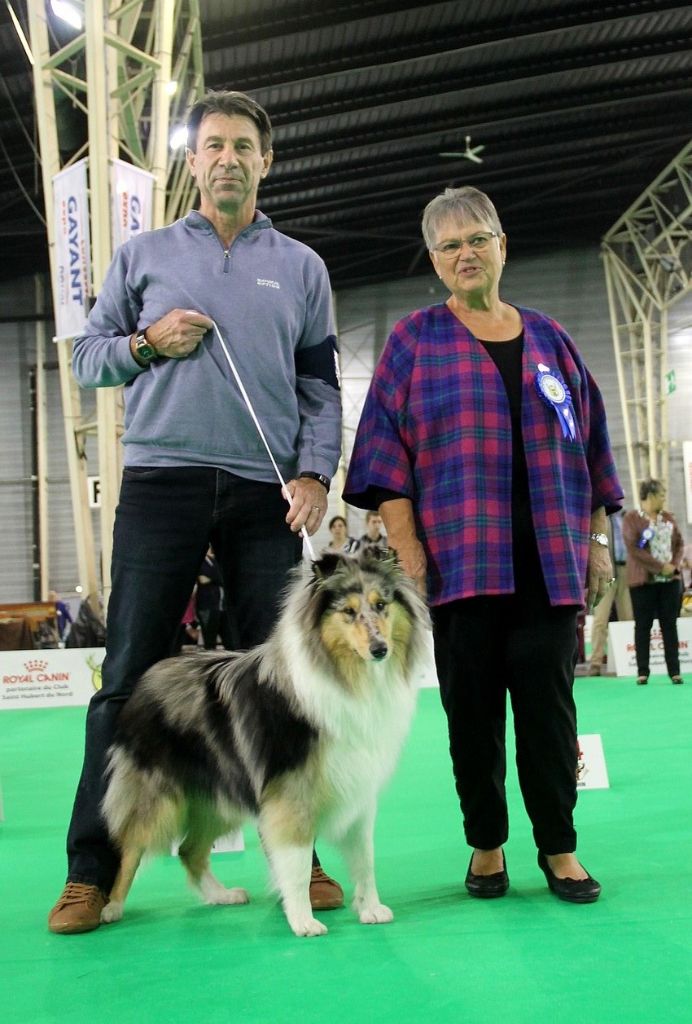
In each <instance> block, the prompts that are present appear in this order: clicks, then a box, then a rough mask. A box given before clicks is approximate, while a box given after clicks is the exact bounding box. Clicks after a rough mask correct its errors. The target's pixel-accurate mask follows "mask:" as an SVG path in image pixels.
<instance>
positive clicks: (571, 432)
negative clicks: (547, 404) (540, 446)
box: [557, 405, 577, 441]
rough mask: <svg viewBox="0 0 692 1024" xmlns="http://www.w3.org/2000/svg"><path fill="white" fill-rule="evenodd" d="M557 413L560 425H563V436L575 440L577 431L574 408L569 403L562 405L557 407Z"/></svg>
mask: <svg viewBox="0 0 692 1024" xmlns="http://www.w3.org/2000/svg"><path fill="white" fill-rule="evenodd" d="M557 414H558V418H559V420H560V426H561V427H562V436H563V437H568V438H569V439H570V441H574V439H575V437H576V436H577V431H576V428H575V425H574V416H573V415H572V410H571V409H570V408H569V407H568V406H567V405H561V406H558V407H557Z"/></svg>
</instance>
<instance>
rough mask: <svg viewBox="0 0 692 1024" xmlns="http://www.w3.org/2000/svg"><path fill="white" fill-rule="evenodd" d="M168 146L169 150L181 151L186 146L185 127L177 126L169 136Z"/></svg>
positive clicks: (182, 125)
mask: <svg viewBox="0 0 692 1024" xmlns="http://www.w3.org/2000/svg"><path fill="white" fill-rule="evenodd" d="M168 144H169V146H170V147H171V149H182V147H183V146H186V145H187V125H184V124H179V125H178V126H177V127H176V128H174V129H173V131H172V132H171V134H170V138H169V140H168Z"/></svg>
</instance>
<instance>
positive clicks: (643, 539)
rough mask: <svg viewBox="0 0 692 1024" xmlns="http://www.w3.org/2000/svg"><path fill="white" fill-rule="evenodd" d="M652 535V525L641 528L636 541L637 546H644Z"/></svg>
mask: <svg viewBox="0 0 692 1024" xmlns="http://www.w3.org/2000/svg"><path fill="white" fill-rule="evenodd" d="M653 535H654V531H653V527H652V526H646V527H644V529H643V530H642V532H641V533H640V535H639V540H638V541H637V547H638V548H645V547H646V545H647V544H648V543H649V541H650V540H651V539H652V538H653Z"/></svg>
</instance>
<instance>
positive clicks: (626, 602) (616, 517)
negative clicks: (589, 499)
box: [589, 509, 634, 676]
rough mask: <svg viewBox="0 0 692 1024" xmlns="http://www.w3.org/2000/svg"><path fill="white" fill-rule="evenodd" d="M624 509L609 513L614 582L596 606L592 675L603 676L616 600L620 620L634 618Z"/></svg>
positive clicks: (592, 638) (593, 626)
mask: <svg viewBox="0 0 692 1024" xmlns="http://www.w3.org/2000/svg"><path fill="white" fill-rule="evenodd" d="M624 514H625V513H624V510H623V509H620V511H619V512H614V513H613V515H612V516H608V525H607V529H606V534H607V537H608V550H609V552H610V560H611V562H612V563H613V571H614V573H615V583H614V584H613V585H612V587H609V588H608V590H607V591H606V594H605V596H604V597H603V598H602V599H601V600H600V601H599V602H598V604H597V605H596V607H595V608H594V610H593V623H592V626H591V655H590V657H591V664H590V665H589V675H592V676H600V674H601V672H602V671H603V659H604V657H605V653H606V647H607V643H608V623H609V622H610V615H611V612H612V608H613V604H615V610H616V611H617V616H618V622H627V621H629V620H630V619H633V618H634V615H633V612H632V600H631V598H630V591H629V587H628V586H627V567H626V562H627V550H626V548H625V541H624V539H623V536H622V520H623V516H624Z"/></svg>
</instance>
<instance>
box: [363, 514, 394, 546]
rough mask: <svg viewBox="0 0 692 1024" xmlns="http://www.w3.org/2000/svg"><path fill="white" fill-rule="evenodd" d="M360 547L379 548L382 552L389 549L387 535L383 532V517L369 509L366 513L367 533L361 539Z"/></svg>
mask: <svg viewBox="0 0 692 1024" xmlns="http://www.w3.org/2000/svg"><path fill="white" fill-rule="evenodd" d="M360 546H361V547H365V546H369V547H378V548H380V549H381V550H382V551H386V550H387V548H388V546H389V545H388V541H387V534H386V533H383V532H382V516H381V515H380V513H379V512H375V511H374V509H371V508H369V509H368V511H367V512H366V513H365V533H364V534H363V535H362V537H361V538H360Z"/></svg>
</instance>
